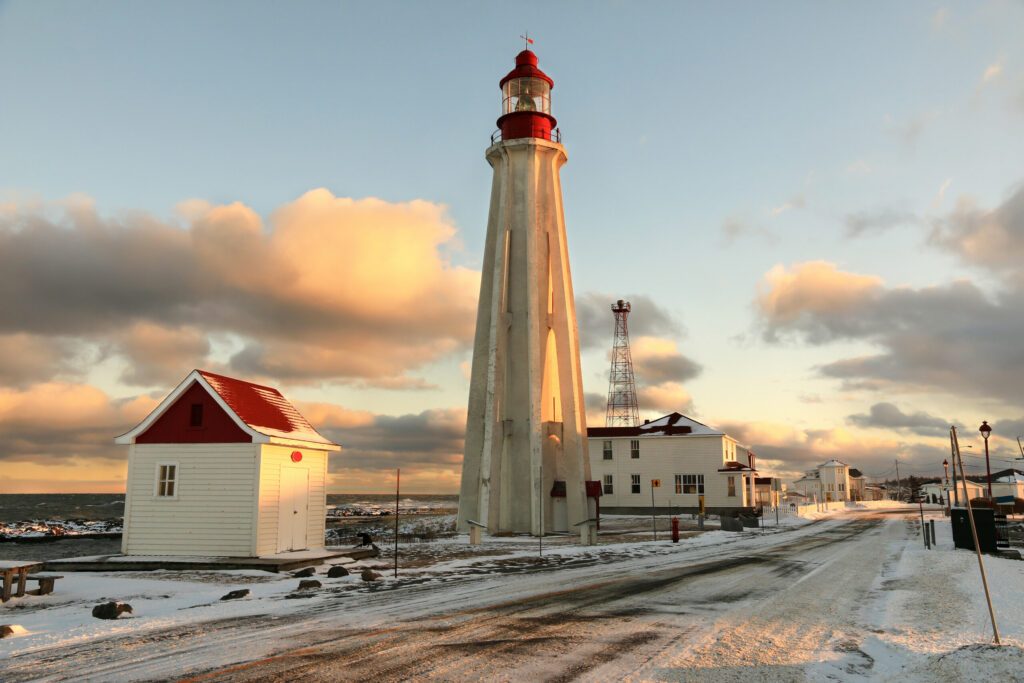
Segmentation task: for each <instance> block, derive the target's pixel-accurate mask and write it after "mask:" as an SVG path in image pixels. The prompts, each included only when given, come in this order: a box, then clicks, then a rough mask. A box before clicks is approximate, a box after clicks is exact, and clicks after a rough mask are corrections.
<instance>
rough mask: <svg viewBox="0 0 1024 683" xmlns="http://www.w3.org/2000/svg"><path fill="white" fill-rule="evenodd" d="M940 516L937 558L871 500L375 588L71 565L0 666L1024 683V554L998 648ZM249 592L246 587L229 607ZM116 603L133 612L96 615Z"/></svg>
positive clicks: (123, 675)
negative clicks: (83, 569) (78, 569)
mask: <svg viewBox="0 0 1024 683" xmlns="http://www.w3.org/2000/svg"><path fill="white" fill-rule="evenodd" d="M894 512H895V511H894ZM929 514H930V515H936V516H935V517H934V518H935V519H936V520H937V527H938V531H939V544H938V546H937V548H936V549H934V550H931V551H927V550H925V549H924V547H923V545H922V544H921V542H920V535H919V534H918V533H917V526H918V521H917V520H916V519H915V518H914V517H912V516H908V515H906V514H886V511H874V510H866V511H861V512H855V513H835V512H833V513H830V514H829V518H828V519H822V520H819V521H815V522H813V523H807V522H806V521H804V522H803V523H801V522H800V521H799V520H795V519H789V520H786V521H785V522H784V523H783V524H782V525H781V526H780V527H778V528H773V527H769V528H766V529H763V530H751V531H747V532H743V533H730V532H723V531H709V532H706V533H703V534H699V535H693V536H690V537H688V538H684V539H683V540H682V541H681V542H680V543H679V544H672V543H670V542H668V541H666V540H659V541H658V542H657V543H653V542H649V541H643V542H638V541H635V540H634V541H629V542H624V543H614V544H608V545H601V546H597V547H581V546H578V545H576V544H575V543H574V542H573V540H572V539H569V538H562V539H547V540H546V542H545V546H544V552H543V556H540V557H538V548H537V543H536V540H534V539H519V538H510V539H490V540H488V542H487V543H486V544H485V545H484V546H482V547H480V548H470V547H468V546H467V544H466V539H465V537H464V536H460V537H456V538H454V539H450V540H441V541H436V542H433V543H420V544H416V545H415V546H413V547H406V548H403V555H402V562H403V568H402V570H401V572H400V575H399V578H398V579H393V578H391V577H390V572H386V571H384V567H385V566H386V565H387V564H388V563H389V562H390V558H388V557H382V558H379V559H377V560H371V561H364V562H362V563H359V565H372V566H376V567H378V571H381V572H382V573H384V574H385V577H384V578H382V579H381V580H380V581H378V582H375V583H372V584H367V583H363V582H362V581H361V580H360V579H359V577H358V576H350V577H345V578H340V579H327V578H326V577H324V576H323V573H324V571H325V569H324V568H323V567H321V569H320V575H319V576H317V577H316V578H317V579H318V580H320V581H321V582H323V587H322V588H320V589H316V590H311V591H297V590H296V588H297V585H298V581H299V580H298V579H295V578H292V577H289V576H277V575H268V574H265V573H262V572H203V573H192V572H190V573H188V574H186V575H182V574H180V573H171V572H156V573H153V572H149V573H136V574H124V573H118V574H109V575H104V574H81V573H75V574H69V575H68V576H67V577H66V578H65V579H63V580H61V581H58V583H57V591H56V592H55V593H54V594H53V595H50V596H45V597H27V598H22V599H17V600H12V601H11V602H9V603H7V605H5V606H4V607H3V608H0V623H17V624H20V625H22V626H24V627H25V628H26V629H27V633H26V634H24V635H20V636H17V637H14V638H8V639H4V640H0V679H2V680H5V681H8V680H9V681H21V680H35V679H45V680H61V679H78V678H83V677H84V678H90V677H92V678H94V679H96V680H110V681H117V680H138V679H146V678H167V677H172V676H184V675H190V674H197V673H202V672H205V671H210V670H213V669H217V668H219V667H224V666H230V665H232V664H236V663H239V662H252V661H253V660H257V661H256V662H255V663H253V664H250V665H246V666H245V667H243V668H240V669H232V670H228V671H221V672H220V673H218V674H216V676H215V678H217V679H224V680H250V679H259V678H275V677H276V678H277V679H280V680H289V679H298V678H304V679H307V680H339V679H354V678H358V679H363V680H402V679H408V678H430V677H433V678H441V679H446V680H478V679H508V678H518V679H521V680H532V679H533V678H559V677H561V678H562V679H564V680H569V679H573V678H579V679H583V680H612V679H625V680H893V681H895V680H900V681H901V682H902V681H935V680H999V681H1005V680H1024V678H1022V676H1024V659H1022V650H1021V647H1022V645H1024V643H1022V640H1024V617H1022V615H1021V613H1020V612H1019V610H1017V609H1016V605H1019V604H1020V600H1021V598H1022V597H1024V562H1014V561H1011V560H1000V559H997V558H986V561H987V567H988V569H989V577H990V583H991V585H992V586H993V595H994V598H995V601H996V604H997V616H998V617H999V619H1000V621H999V625H1000V628H1001V631H1002V635H1003V642H1004V644H1005V646H1004V647H1002V648H999V649H991V648H988V647H987V646H986V645H985V644H986V643H988V642H990V641H991V627H990V625H989V622H988V616H987V611H986V610H985V606H984V599H983V596H982V594H981V590H980V581H979V579H978V573H977V561H976V559H975V556H974V555H973V554H972V553H969V552H965V551H954V550H953V549H952V541H951V538H950V533H949V524H948V522H947V521H946V520H945V519H944V518H942V517H941V516H937V513H929ZM773 521H774V520H773V519H770V520H768V522H769V524H770V523H771V522H773ZM660 536H661V534H660V533H659V537H660ZM617 537H618V536H616V538H617ZM242 587H244V588H249V589H250V590H251V591H252V595H251V596H250V597H248V598H244V599H242V600H239V601H228V602H221V601H220V600H219V598H220V596H222V595H224V594H225V593H227V592H228V591H229V590H232V589H236V588H242ZM104 599H116V600H123V601H127V602H129V603H131V604H132V606H133V607H134V608H135V612H134V614H133V615H132V617H131V618H128V619H124V618H122V619H120V620H118V621H112V622H107V621H99V620H96V619H93V618H92V617H91V616H90V614H89V612H90V610H91V607H92V605H94V604H97V603H99V602H101V601H103V600H104ZM1011 605H1012V606H1014V607H1013V608H1011V607H1010V606H1011ZM1000 606H1002V608H1000ZM271 656H274V658H273V659H271V660H262V661H261V658H264V657H271ZM339 667H340V668H339Z"/></svg>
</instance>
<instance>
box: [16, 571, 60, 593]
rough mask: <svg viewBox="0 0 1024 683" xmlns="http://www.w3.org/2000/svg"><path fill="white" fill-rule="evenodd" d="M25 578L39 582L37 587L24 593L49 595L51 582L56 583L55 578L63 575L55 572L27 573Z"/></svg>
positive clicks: (51, 590)
mask: <svg viewBox="0 0 1024 683" xmlns="http://www.w3.org/2000/svg"><path fill="white" fill-rule="evenodd" d="M25 578H26V579H28V580H29V581H38V582H39V588H36V589H35V590H30V591H25V593H27V594H28V595H49V594H50V593H52V592H53V584H55V583H57V579H63V578H64V577H63V576H58V575H56V574H29V575H28V576H26V577H25Z"/></svg>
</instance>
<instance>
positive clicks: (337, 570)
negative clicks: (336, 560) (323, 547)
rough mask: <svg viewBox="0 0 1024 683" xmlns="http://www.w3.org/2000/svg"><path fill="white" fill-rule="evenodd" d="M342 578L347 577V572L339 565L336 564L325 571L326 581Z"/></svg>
mask: <svg viewBox="0 0 1024 683" xmlns="http://www.w3.org/2000/svg"><path fill="white" fill-rule="evenodd" d="M342 576H348V570H347V569H345V568H344V567H342V566H341V565H337V564H336V565H334V566H333V567H331V568H330V569H328V570H327V578H328V579H337V578H340V577H342Z"/></svg>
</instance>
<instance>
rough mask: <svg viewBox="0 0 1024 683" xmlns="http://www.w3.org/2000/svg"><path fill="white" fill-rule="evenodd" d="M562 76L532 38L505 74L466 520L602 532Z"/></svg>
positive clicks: (518, 529)
mask: <svg viewBox="0 0 1024 683" xmlns="http://www.w3.org/2000/svg"><path fill="white" fill-rule="evenodd" d="M553 86H554V81H552V80H551V78H550V77H549V76H548V75H547V74H545V73H544V72H543V71H541V69H540V68H539V66H538V60H537V55H536V54H534V53H533V52H532V51H530V50H529V49H527V50H524V51H522V52H520V53H519V54H518V55H517V56H516V63H515V68H514V69H512V71H510V72H509V73H508V75H506V76H505V77H504V78H502V79H501V82H500V87H501V116H500V118H498V129H499V130H498V131H496V132H495V134H494V136H492V144H491V146H490V147H488V148H487V153H486V157H487V162H488V163H489V164H490V165H491V168H492V169H493V171H494V176H493V181H492V184H491V204H490V215H489V217H488V221H487V240H486V246H485V251H484V263H483V270H482V276H481V282H480V302H479V307H478V310H477V320H476V337H475V340H474V344H473V366H472V375H471V379H470V389H469V406H468V416H467V421H466V444H465V457H464V460H463V465H462V487H461V492H460V496H459V528H460V529H462V530H465V529H467V528H469V527H470V526H476V527H486V528H487V530H488V531H490V532H491V533H496V532H513V533H531V534H534V535H540V534H544V533H550V532H552V531H556V532H573V533H580V534H581V536H582V538H583V539H584V540H585V541H587V542H592V541H593V534H594V529H593V518H594V517H595V513H594V511H593V510H592V509H591V508H592V507H593V506H592V505H590V504H588V498H587V488H588V487H587V480H588V479H589V478H590V462H589V458H588V455H587V439H586V434H587V425H586V413H585V408H584V403H583V382H582V378H581V375H580V352H579V339H578V333H577V325H576V306H575V301H574V299H573V291H572V278H571V276H570V273H569V249H568V245H567V244H566V231H565V218H564V216H563V213H562V191H561V181H560V179H559V171H560V169H561V167H562V165H563V164H564V163H565V162H566V159H567V157H566V154H565V148H564V147H562V145H561V143H560V134H559V132H558V129H557V128H556V127H555V126H556V121H555V118H554V116H552V114H551V89H552V87H553Z"/></svg>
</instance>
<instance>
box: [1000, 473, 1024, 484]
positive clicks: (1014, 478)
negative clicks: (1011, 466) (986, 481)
mask: <svg viewBox="0 0 1024 683" xmlns="http://www.w3.org/2000/svg"><path fill="white" fill-rule="evenodd" d="M996 481H997V482H998V483H1000V484H1024V476H1021V475H1019V474H1017V473H1016V472H1014V473H1013V474H1011V475H1009V476H1006V477H999V478H998V479H996Z"/></svg>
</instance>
